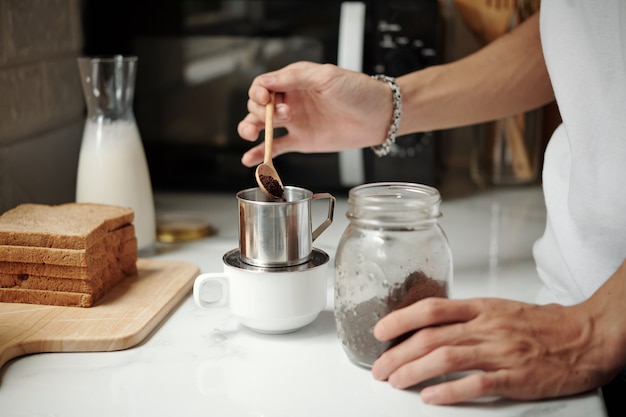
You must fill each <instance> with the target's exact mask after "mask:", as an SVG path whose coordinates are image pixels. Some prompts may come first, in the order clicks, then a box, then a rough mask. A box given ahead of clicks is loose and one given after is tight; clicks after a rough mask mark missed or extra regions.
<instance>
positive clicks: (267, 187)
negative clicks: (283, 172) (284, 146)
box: [255, 92, 285, 199]
mask: <svg viewBox="0 0 626 417" xmlns="http://www.w3.org/2000/svg"><path fill="white" fill-rule="evenodd" d="M275 101H276V100H275V94H274V92H272V93H270V102H269V103H267V105H266V106H265V159H264V160H263V163H262V164H259V166H258V167H257V168H256V173H255V177H256V182H257V184H259V188H260V189H261V191H263V193H265V195H266V196H268V197H269V198H273V199H282V198H283V194H284V192H285V188H284V187H283V182H282V181H281V180H280V177H279V176H278V172H276V169H275V168H274V163H273V162H272V142H273V141H274V103H275Z"/></svg>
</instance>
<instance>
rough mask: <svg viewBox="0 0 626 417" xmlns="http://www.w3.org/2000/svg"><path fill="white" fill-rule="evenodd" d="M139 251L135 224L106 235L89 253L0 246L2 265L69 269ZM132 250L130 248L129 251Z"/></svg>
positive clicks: (59, 249) (82, 250)
mask: <svg viewBox="0 0 626 417" xmlns="http://www.w3.org/2000/svg"><path fill="white" fill-rule="evenodd" d="M133 244H134V246H135V247H134V251H136V250H137V248H136V240H135V228H134V226H133V225H132V224H129V225H126V226H124V227H121V228H119V229H117V230H115V231H113V232H109V233H107V234H106V235H105V236H103V238H102V239H100V240H99V241H98V242H97V243H96V244H95V245H93V246H91V247H89V248H88V249H65V248H46V247H39V246H35V247H32V246H18V245H2V246H0V262H22V263H39V264H46V265H47V264H51V265H66V266H81V267H87V266H93V265H99V264H101V263H102V262H103V260H102V258H103V257H105V256H106V254H107V253H111V252H113V253H116V254H118V253H128V252H129V251H130V250H133V248H132V246H133ZM126 246H130V248H126Z"/></svg>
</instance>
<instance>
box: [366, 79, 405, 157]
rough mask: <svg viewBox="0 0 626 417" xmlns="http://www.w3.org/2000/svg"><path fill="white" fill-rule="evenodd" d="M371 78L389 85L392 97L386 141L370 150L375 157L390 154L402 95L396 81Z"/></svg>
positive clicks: (397, 125) (396, 129)
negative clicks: (389, 124) (391, 114)
mask: <svg viewBox="0 0 626 417" xmlns="http://www.w3.org/2000/svg"><path fill="white" fill-rule="evenodd" d="M372 78H374V79H375V80H379V81H382V82H385V83H387V84H389V87H390V88H391V93H392V97H393V117H392V118H391V126H389V131H388V132H387V139H385V141H384V142H383V143H381V144H380V145H376V146H372V150H373V151H374V153H375V154H376V155H377V156H380V157H382V156H385V155H388V154H389V152H391V147H392V146H393V144H394V143H396V133H397V132H398V127H399V126H400V117H402V94H401V93H400V87H398V84H396V79H395V78H393V77H388V76H386V75H382V74H376V75H372Z"/></svg>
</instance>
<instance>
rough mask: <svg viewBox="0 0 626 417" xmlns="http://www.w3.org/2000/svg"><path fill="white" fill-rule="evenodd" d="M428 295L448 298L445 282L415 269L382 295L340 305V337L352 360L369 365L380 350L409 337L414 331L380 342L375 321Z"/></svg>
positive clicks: (378, 354)
mask: <svg viewBox="0 0 626 417" xmlns="http://www.w3.org/2000/svg"><path fill="white" fill-rule="evenodd" d="M428 297H442V298H447V297H448V289H447V283H445V282H441V281H437V280H435V279H433V278H430V277H428V276H427V275H426V274H424V273H423V272H419V271H416V272H412V273H411V274H409V275H408V276H407V277H406V278H405V280H404V281H403V282H402V283H398V284H396V285H394V286H393V287H392V288H391V289H390V290H389V293H388V294H387V296H385V297H373V298H371V299H369V300H367V301H364V302H362V303H360V304H357V305H356V306H355V307H353V308H348V307H345V306H339V308H338V309H337V320H338V322H339V323H340V326H339V333H340V338H341V340H342V341H343V344H344V347H345V349H346V350H347V351H348V353H349V355H350V356H351V357H352V360H353V361H354V362H356V363H358V364H361V365H364V366H369V367H371V365H372V364H373V363H374V361H375V360H376V359H377V358H378V357H379V356H380V355H382V354H383V352H385V351H386V350H387V349H389V348H391V347H393V346H395V345H397V344H398V343H400V342H402V341H403V340H406V339H407V338H408V337H410V336H411V335H412V334H413V333H414V332H409V333H406V334H404V335H402V336H399V337H397V338H396V339H394V340H391V341H390V342H380V341H378V340H377V339H376V338H375V337H374V334H373V330H374V325H375V324H376V323H377V322H378V320H380V319H381V318H382V317H384V316H385V315H387V314H389V313H390V312H392V311H394V310H397V309H400V308H404V307H407V306H409V305H411V304H413V303H415V302H416V301H419V300H421V299H424V298H428Z"/></svg>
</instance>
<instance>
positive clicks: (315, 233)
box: [311, 193, 335, 241]
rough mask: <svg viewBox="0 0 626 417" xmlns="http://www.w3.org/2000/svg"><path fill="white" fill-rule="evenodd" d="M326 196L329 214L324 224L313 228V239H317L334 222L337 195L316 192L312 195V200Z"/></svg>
mask: <svg viewBox="0 0 626 417" xmlns="http://www.w3.org/2000/svg"><path fill="white" fill-rule="evenodd" d="M324 198H327V199H328V214H327V216H326V219H325V220H324V221H323V222H322V224H320V225H319V226H317V228H316V229H315V230H313V233H312V234H311V240H313V241H314V240H315V239H317V238H318V237H319V235H321V234H322V232H323V231H324V230H326V229H327V228H328V226H330V225H331V223H332V222H333V215H334V212H335V197H333V195H331V194H329V193H316V194H313V196H311V199H312V200H321V199H324Z"/></svg>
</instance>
